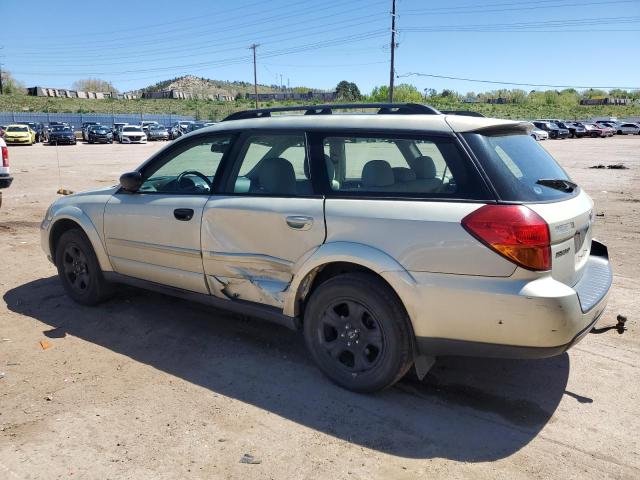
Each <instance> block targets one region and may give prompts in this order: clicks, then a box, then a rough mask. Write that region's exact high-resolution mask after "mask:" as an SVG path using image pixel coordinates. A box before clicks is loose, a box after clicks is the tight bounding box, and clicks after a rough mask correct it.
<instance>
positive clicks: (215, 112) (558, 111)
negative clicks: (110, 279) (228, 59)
mask: <svg viewBox="0 0 640 480" xmlns="http://www.w3.org/2000/svg"><path fill="white" fill-rule="evenodd" d="M274 105H282V104H276V103H271V102H267V103H261V105H260V106H261V107H269V106H274ZM432 105H433V106H434V107H436V108H439V109H441V110H474V111H477V112H480V113H483V114H484V115H486V116H490V117H499V118H512V119H534V118H565V119H570V120H573V119H584V118H590V117H594V116H616V117H620V118H624V117H628V116H640V105H630V106H608V105H598V106H586V105H572V106H562V105H532V104H506V105H491V104H487V103H476V104H464V103H455V102H448V103H444V102H442V103H440V102H434V103H432ZM248 108H253V102H248V101H246V100H245V101H237V102H215V101H211V100H169V99H165V100H111V99H105V100H95V99H78V98H45V97H29V96H26V95H0V112H50V113H56V112H75V113H144V114H153V113H165V114H169V113H171V114H174V115H192V116H195V117H197V118H201V119H212V120H219V119H221V118H223V117H224V116H226V115H228V114H229V113H232V112H235V111H238V110H245V109H248Z"/></svg>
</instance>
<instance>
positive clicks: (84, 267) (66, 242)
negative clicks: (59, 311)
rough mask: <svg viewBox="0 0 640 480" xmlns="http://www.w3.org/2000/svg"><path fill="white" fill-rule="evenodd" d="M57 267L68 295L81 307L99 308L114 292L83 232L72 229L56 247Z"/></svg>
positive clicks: (63, 235)
mask: <svg viewBox="0 0 640 480" xmlns="http://www.w3.org/2000/svg"><path fill="white" fill-rule="evenodd" d="M56 267H57V269H58V277H59V278H60V281H61V282H62V286H63V287H64V289H65V291H66V292H67V295H69V296H70V297H71V298H72V299H73V300H75V301H76V302H78V303H81V304H83V305H96V304H98V303H100V302H102V301H104V300H106V299H107V298H109V297H110V296H111V294H112V292H113V287H112V285H111V284H110V283H109V282H107V281H106V280H105V279H104V275H103V274H102V270H101V269H100V264H99V263H98V259H97V257H96V254H95V252H94V251H93V247H92V246H91V242H90V241H89V239H88V238H87V236H86V235H85V233H84V232H83V231H82V230H79V229H72V230H68V231H66V232H64V233H63V234H62V236H61V237H60V240H58V244H57V246H56Z"/></svg>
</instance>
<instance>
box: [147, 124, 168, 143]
mask: <svg viewBox="0 0 640 480" xmlns="http://www.w3.org/2000/svg"><path fill="white" fill-rule="evenodd" d="M147 139H149V140H169V131H168V130H167V129H166V127H165V126H164V125H149V129H148V131H147Z"/></svg>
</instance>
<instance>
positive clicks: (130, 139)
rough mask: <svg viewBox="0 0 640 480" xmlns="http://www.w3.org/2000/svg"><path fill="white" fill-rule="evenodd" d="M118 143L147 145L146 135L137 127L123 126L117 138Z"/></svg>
mask: <svg viewBox="0 0 640 480" xmlns="http://www.w3.org/2000/svg"><path fill="white" fill-rule="evenodd" d="M118 141H119V142H120V143H147V134H146V133H144V130H142V127H140V126H138V125H125V126H124V127H122V128H121V129H120V134H119V136H118Z"/></svg>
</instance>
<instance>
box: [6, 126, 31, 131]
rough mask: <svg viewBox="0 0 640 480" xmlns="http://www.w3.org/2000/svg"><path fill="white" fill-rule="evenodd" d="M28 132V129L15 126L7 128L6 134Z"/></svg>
mask: <svg viewBox="0 0 640 480" xmlns="http://www.w3.org/2000/svg"><path fill="white" fill-rule="evenodd" d="M28 131H29V127H26V126H24V127H23V126H15V127H8V128H7V132H28Z"/></svg>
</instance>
